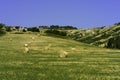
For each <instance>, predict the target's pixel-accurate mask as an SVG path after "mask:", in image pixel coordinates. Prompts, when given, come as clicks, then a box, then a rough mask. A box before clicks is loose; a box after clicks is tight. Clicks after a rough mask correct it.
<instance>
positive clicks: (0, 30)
mask: <svg viewBox="0 0 120 80" xmlns="http://www.w3.org/2000/svg"><path fill="white" fill-rule="evenodd" d="M3 27H5V24H2V23H0V35H2V34H5V31H4V30H3Z"/></svg>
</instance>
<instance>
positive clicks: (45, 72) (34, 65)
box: [0, 34, 120, 80]
mask: <svg viewBox="0 0 120 80" xmlns="http://www.w3.org/2000/svg"><path fill="white" fill-rule="evenodd" d="M31 37H34V38H35V40H32V39H31ZM29 42H31V43H30V45H29V49H30V52H29V53H24V44H25V43H29ZM49 45H51V46H50V47H48V46H49ZM46 48H47V49H46ZM63 51H66V52H68V57H67V58H60V57H59V55H60V54H61V53H62V52H63ZM0 80H120V50H112V49H105V48H98V47H95V46H91V45H88V44H84V43H81V42H77V41H73V40H70V39H62V38H57V37H50V36H39V37H38V36H37V35H35V34H6V35H5V36H1V37H0Z"/></svg>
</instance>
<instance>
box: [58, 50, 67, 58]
mask: <svg viewBox="0 0 120 80" xmlns="http://www.w3.org/2000/svg"><path fill="white" fill-rule="evenodd" d="M59 56H60V58H66V57H68V52H66V51H62V52H61V53H60V55H59Z"/></svg>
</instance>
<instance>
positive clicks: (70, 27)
mask: <svg viewBox="0 0 120 80" xmlns="http://www.w3.org/2000/svg"><path fill="white" fill-rule="evenodd" d="M39 28H44V29H59V30H70V29H77V28H76V27H73V26H59V25H51V26H39Z"/></svg>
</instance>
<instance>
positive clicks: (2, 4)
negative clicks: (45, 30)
mask: <svg viewBox="0 0 120 80" xmlns="http://www.w3.org/2000/svg"><path fill="white" fill-rule="evenodd" d="M119 3H120V0H0V23H4V24H6V25H9V26H16V25H17V26H23V27H34V26H40V25H47V26H50V25H60V26H66V25H70V26H74V27H77V28H91V27H102V26H110V25H112V24H114V23H117V22H120V4H119Z"/></svg>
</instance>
